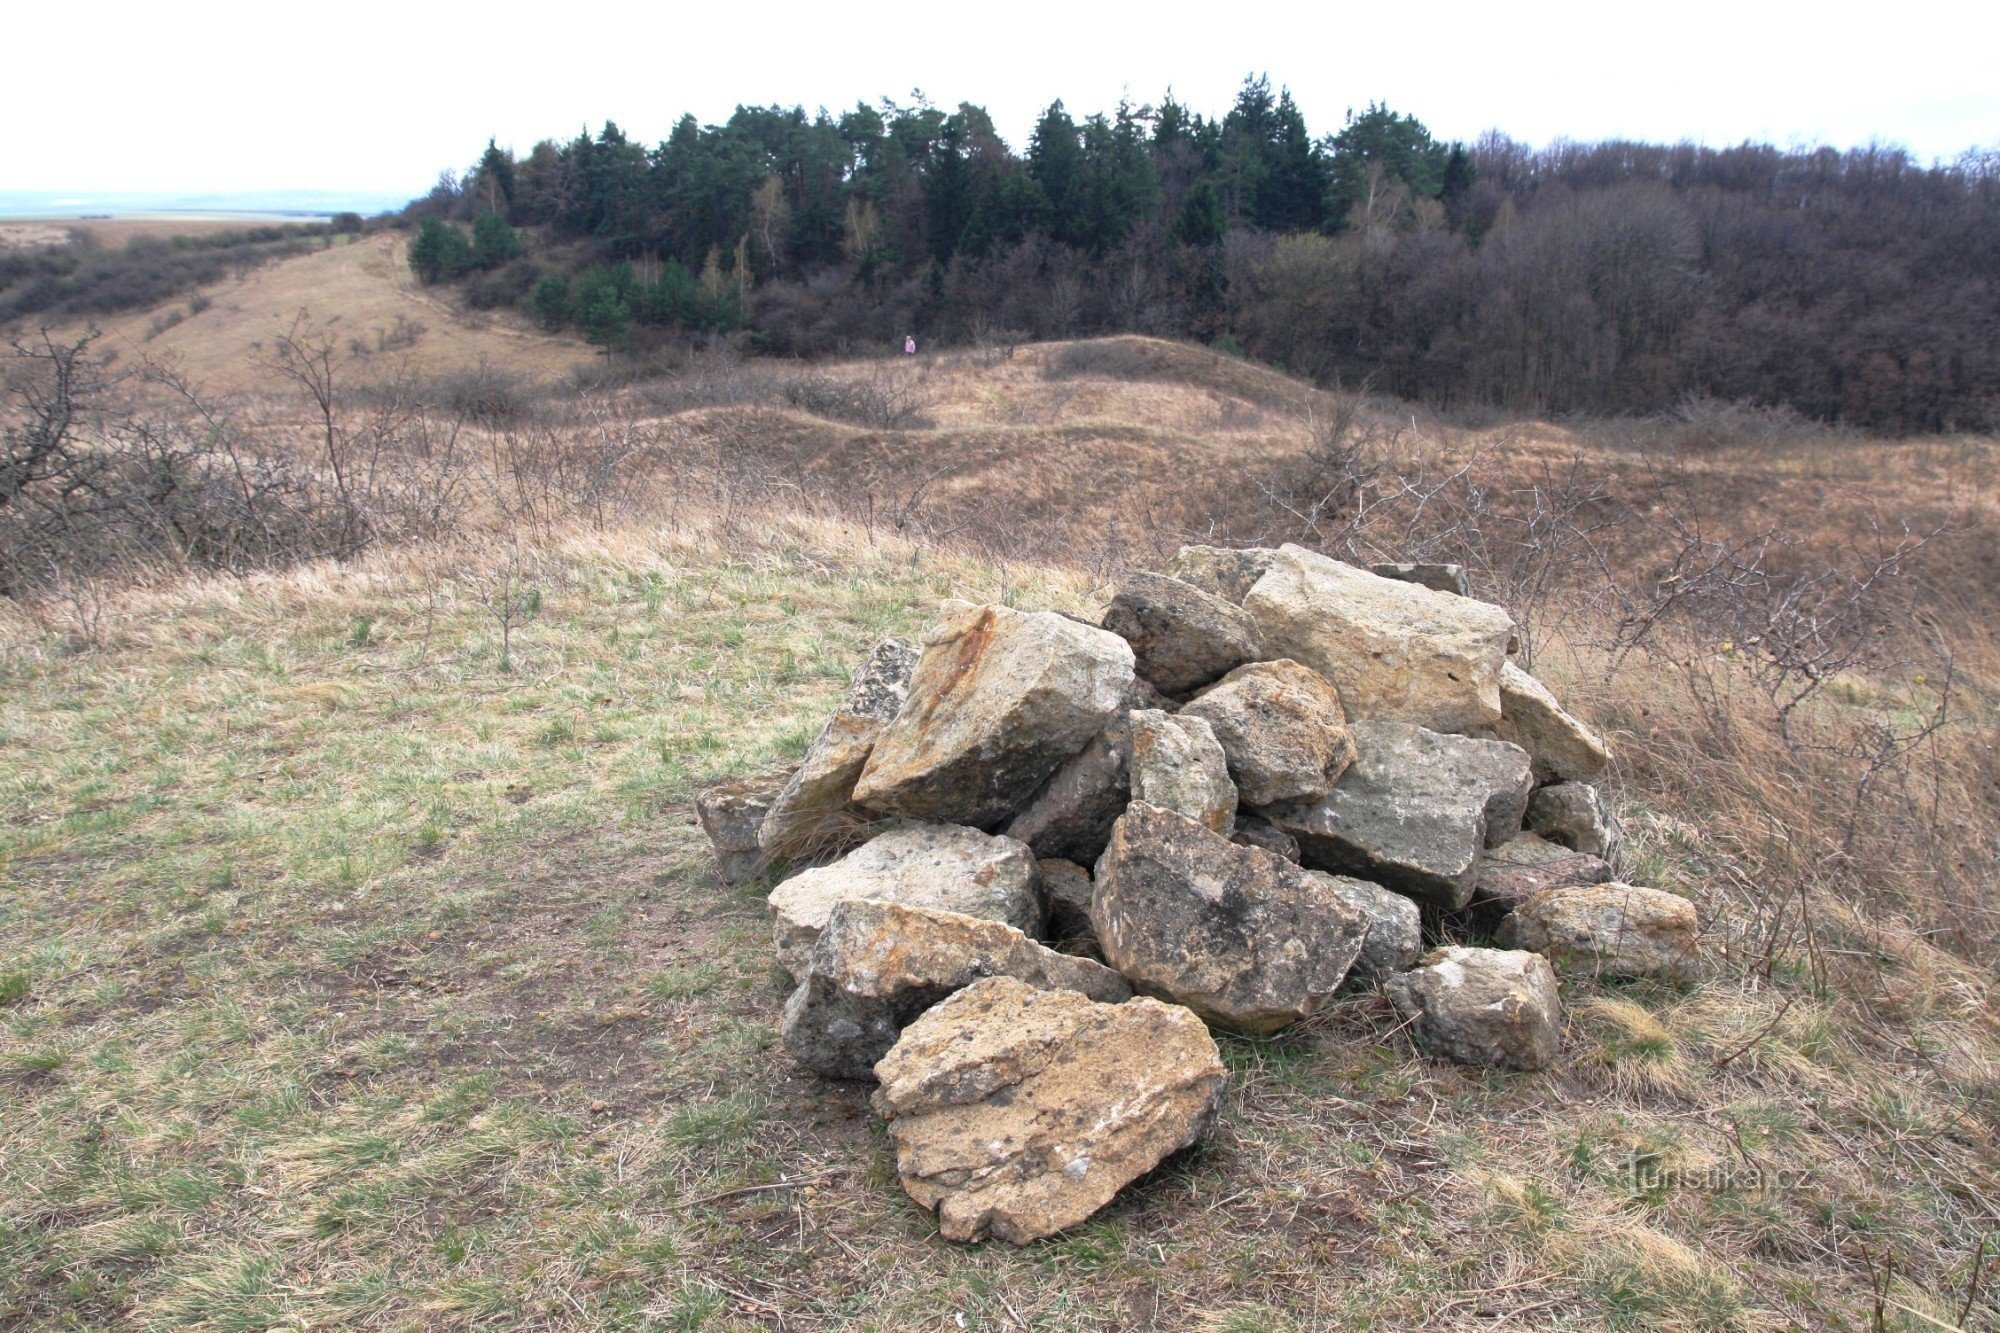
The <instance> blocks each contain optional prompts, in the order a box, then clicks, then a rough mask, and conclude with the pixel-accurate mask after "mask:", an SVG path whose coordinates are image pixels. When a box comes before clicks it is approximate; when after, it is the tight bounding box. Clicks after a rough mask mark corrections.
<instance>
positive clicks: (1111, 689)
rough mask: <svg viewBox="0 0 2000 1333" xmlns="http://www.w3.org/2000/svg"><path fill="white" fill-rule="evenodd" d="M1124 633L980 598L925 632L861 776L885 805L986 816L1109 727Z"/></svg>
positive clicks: (1123, 658) (965, 817)
mask: <svg viewBox="0 0 2000 1333" xmlns="http://www.w3.org/2000/svg"><path fill="white" fill-rule="evenodd" d="M1132 681H1133V674H1132V649H1131V647H1130V646H1129V645H1127V644H1126V642H1125V641H1124V640H1123V639H1121V638H1119V637H1118V636H1117V635H1116V634H1112V633H1110V632H1109V631H1108V630H1101V629H1093V628H1092V627H1090V626H1089V625H1085V624H1081V623H1079V622H1077V621H1075V620H1071V619H1067V618H1065V617H1063V616H1059V615H1055V614H1052V613H1050V612H1046V611H1039V612H1033V613H1027V612H1021V611H1015V610H1013V609H1011V608H1009V607H1004V606H980V607H972V608H969V609H965V610H961V611H958V612H956V613H954V614H952V615H949V616H946V617H945V618H943V619H942V620H941V621H940V622H938V623H937V624H936V625H935V626H933V627H932V629H931V631H930V632H929V634H927V635H926V636H925V641H924V652H923V657H922V659H921V660H920V661H919V662H918V663H917V669H916V672H915V674H914V675H913V676H912V677H911V679H910V687H909V697H908V698H907V699H906V700H905V701H904V704H903V707H902V710H901V711H900V712H898V713H897V714H896V718H895V720H894V721H892V722H890V723H889V724H888V726H886V727H884V728H883V729H882V732H881V734H880V735H879V736H877V737H876V740H875V746H874V750H873V752H872V753H870V755H869V756H868V761H867V763H866V765H864V766H863V768H862V770H861V776H860V778H859V780H857V781H856V783H855V785H854V800H855V802H856V804H858V805H860V806H862V807H864V808H865V809H867V810H870V811H872V812H874V813H877V814H883V815H900V816H903V817H906V818H910V819H923V820H928V821H931V822H934V823H948V824H963V825H966V826H968V827H971V828H987V827H990V826H992V825H993V824H996V823H998V822H999V821H1001V820H1003V819H1005V818H1006V817H1007V816H1009V815H1011V814H1013V813H1014V811H1015V810H1016V809H1018V808H1019V807H1020V805H1021V804H1022V802H1023V801H1025V800H1026V799H1027V798H1028V797H1029V795H1031V794H1032V793H1033V792H1034V791H1035V789H1036V788H1037V787H1040V786H1041V785H1042V783H1044V782H1046V781H1047V780H1048V778H1049V776H1050V775H1051V774H1053V773H1054V772H1055V771H1056V769H1057V768H1059V767H1060V766H1061V765H1062V763H1063V761H1064V760H1066V759H1069V758H1070V757H1071V756H1073V755H1075V754H1076V753H1077V752H1078V751H1079V750H1081V749H1083V747H1084V746H1085V745H1086V744H1088V743H1089V741H1090V738H1091V737H1093V736H1095V735H1096V734H1097V733H1098V732H1099V731H1101V730H1103V728H1104V724H1105V723H1107V722H1109V721H1110V720H1111V718H1112V717H1113V716H1114V715H1115V714H1116V713H1117V712H1118V711H1119V709H1120V708H1121V706H1122V705H1123V703H1124V701H1125V697H1126V694H1127V692H1128V691H1129V690H1130V689H1131V688H1132Z"/></svg>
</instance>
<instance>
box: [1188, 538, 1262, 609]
mask: <svg viewBox="0 0 2000 1333" xmlns="http://www.w3.org/2000/svg"><path fill="white" fill-rule="evenodd" d="M1277 554H1278V553H1277V552H1276V551H1274V550H1272V549H1271V548H1270V547H1268V546H1244V547H1230V546H1183V547H1181V549H1180V550H1179V551H1178V552H1176V553H1175V555H1174V558H1173V559H1172V560H1169V561H1168V562H1167V573H1168V574H1169V575H1171V576H1172V577H1174V578H1177V579H1179V580H1180V581H1181V582H1183V583H1191V584H1193V585H1194V586H1195V587H1197V588H1200V589H1201V590H1202V591H1203V592H1206V593H1212V594H1213V595H1215V596H1217V597H1220V598H1221V599H1222V600H1223V601H1225V602H1228V603H1230V604H1231V605H1234V606H1241V605H1243V597H1244V594H1246V593H1248V592H1249V591H1250V588H1251V585H1253V584H1255V583H1256V582H1257V580H1258V579H1260V578H1262V577H1263V576H1264V571H1265V570H1267V569H1269V568H1270V567H1271V561H1272V559H1273V558H1274V557H1275V556H1276V555H1277Z"/></svg>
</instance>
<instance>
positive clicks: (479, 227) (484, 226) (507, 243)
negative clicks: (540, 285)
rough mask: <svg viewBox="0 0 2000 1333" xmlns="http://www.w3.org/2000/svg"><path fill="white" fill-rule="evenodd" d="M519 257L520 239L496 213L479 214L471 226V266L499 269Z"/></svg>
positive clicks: (505, 220)
mask: <svg viewBox="0 0 2000 1333" xmlns="http://www.w3.org/2000/svg"><path fill="white" fill-rule="evenodd" d="M520 257H521V238H520V236H519V235H518V234H517V233H516V232H515V230H514V229H513V228H512V227H510V226H508V225H507V219H505V218H503V217H501V216H500V215H499V214H498V213H481V214H480V215H479V218H478V220H477V221H475V222H474V223H473V224H472V266H473V267H474V268H499V267H500V266H501V265H502V264H505V263H508V262H509V261H511V260H515V259H519V258H520Z"/></svg>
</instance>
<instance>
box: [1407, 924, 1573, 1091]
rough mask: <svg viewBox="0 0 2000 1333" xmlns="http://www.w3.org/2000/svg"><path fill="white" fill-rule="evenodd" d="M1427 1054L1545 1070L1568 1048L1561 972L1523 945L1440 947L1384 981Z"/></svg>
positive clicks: (1502, 1065)
mask: <svg viewBox="0 0 2000 1333" xmlns="http://www.w3.org/2000/svg"><path fill="white" fill-rule="evenodd" d="M1382 989H1383V991H1384V992H1385V993H1386V994H1387V995H1388V996H1389V999H1390V1000H1391V1001H1392V1002H1393V1003H1394V1004H1395V1006H1396V1009H1397V1011H1398V1012H1399V1013H1401V1014H1402V1015H1403V1017H1404V1018H1406V1019H1408V1020H1409V1022H1410V1028H1411V1031H1412V1032H1413V1033H1414V1035H1415V1037H1416V1040H1417V1044H1418V1045H1419V1046H1421V1047H1422V1048H1423V1049H1424V1050H1425V1052H1426V1053H1428V1054H1430V1055H1434V1056H1437V1057H1438V1058H1440V1059H1444V1060H1453V1061H1456V1062H1457V1063H1459V1064H1462V1065H1491V1066H1494V1067H1496V1068H1501V1069H1541V1068H1543V1067H1544V1066H1546V1065H1548V1064H1549V1063H1551V1062H1552V1061H1553V1060H1554V1059H1555V1058H1556V1056H1557V1055H1558V1054H1559V1053H1560V1051H1561V1047H1562V1004H1561V1001H1560V1000H1559V999H1558V998H1557V995H1556V974H1555V973H1554V972H1553V971H1551V970H1550V969H1549V964H1548V960H1547V959H1545V958H1543V957H1542V956H1541V955H1540V954H1538V953H1527V952H1525V951H1523V950H1519V949H1468V948H1465V947H1463V946H1460V945H1451V946H1448V947H1446V948H1442V949H1433V950H1431V951H1430V952H1429V953H1428V954H1426V955H1424V958H1423V961H1422V962H1421V963H1419V964H1418V965H1417V966H1416V967H1415V968H1413V969H1411V970H1410V971H1408V972H1403V973H1399V974H1398V975H1396V976H1393V977H1391V978H1389V980H1388V981H1387V982H1386V983H1384V985H1383V987H1382Z"/></svg>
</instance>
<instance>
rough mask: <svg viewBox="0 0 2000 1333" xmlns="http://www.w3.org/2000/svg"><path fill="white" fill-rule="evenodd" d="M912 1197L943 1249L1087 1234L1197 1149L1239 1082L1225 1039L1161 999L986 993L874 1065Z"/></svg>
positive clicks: (931, 1018)
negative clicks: (1109, 1207) (1226, 1062)
mask: <svg viewBox="0 0 2000 1333" xmlns="http://www.w3.org/2000/svg"><path fill="white" fill-rule="evenodd" d="M875 1074H876V1077H877V1078H879V1079H880V1080H881V1083H882V1086H881V1087H880V1088H878V1089H877V1090H876V1092H875V1097H874V1102H875V1109H876V1110H877V1111H878V1112H880V1113H881V1115H882V1116H883V1117H884V1118H885V1119H886V1120H888V1122H889V1139H890V1141H891V1142H892V1143H893V1144H894V1145H895V1148H896V1169H897V1171H898V1172H899V1173H900V1175H901V1176H902V1181H903V1188H904V1189H905V1190H906V1191H908V1192H909V1195H910V1197H911V1198H912V1199H915V1200H916V1201H917V1202H918V1203H919V1204H921V1205H922V1206H923V1207H925V1208H930V1209H935V1210H936V1212H937V1216H938V1227H939V1229H940V1230H941V1231H942V1232H943V1233H944V1236H945V1238H946V1239H947V1240H957V1241H977V1240H984V1239H986V1238H987V1237H989V1236H991V1237H996V1238H998V1239H1000V1240H1004V1241H1007V1242H1009V1243H1011V1244H1014V1245H1025V1244H1027V1243H1028V1242H1030V1241H1033V1240H1038V1239H1040V1238H1041V1237H1044V1236H1051V1235H1054V1234H1055V1233H1056V1232H1058V1231H1061V1230H1062V1229H1063V1228H1065V1227H1070V1226H1074V1225H1076V1224H1077V1223H1078V1222H1081V1221H1083V1220H1084V1219H1086V1218H1088V1217H1089V1216H1090V1215H1091V1214H1092V1213H1095V1212H1096V1211H1097V1210H1098V1209H1100V1208H1102V1207H1103V1206H1104V1205H1105V1204H1107V1203H1109V1202H1110V1201H1111V1199H1112V1197H1113V1196H1114V1195H1116V1194H1117V1193H1118V1191H1119V1190H1120V1189H1122V1188H1123V1187H1124V1186H1125V1185H1126V1184H1127V1183H1129V1182H1131V1181H1133V1180H1136V1179H1138V1178H1139V1177H1140V1176H1142V1175H1144V1174H1146V1172H1148V1171H1150V1170H1152V1169H1153V1168H1154V1167H1155V1166H1157V1165H1159V1163H1160V1162H1161V1161H1162V1160H1164V1159H1165V1158H1166V1157H1167V1156H1168V1155H1169V1154H1170V1153H1174V1152H1177V1151H1179V1150H1180V1149H1182V1148H1185V1147H1187V1146H1189V1145H1190V1144H1192V1143H1194V1142H1195V1141H1196V1140H1197V1139H1199V1138H1200V1137H1201V1136H1202V1135H1203V1134H1204V1133H1205V1132H1207V1130H1208V1127H1209V1126H1210V1125H1211V1124H1212V1123H1213V1122H1214V1120H1215V1115H1216V1112H1217V1110H1218V1109H1219V1108H1220V1107H1221V1104H1222V1096H1223V1092H1224V1091H1225V1089H1226V1087H1227V1083H1228V1076H1227V1074H1226V1073H1225V1072H1224V1070H1223V1066H1222V1060H1221V1057H1220V1055H1219V1054H1218V1052H1217V1051H1216V1048H1215V1041H1214V1039H1213V1038H1212V1037H1210V1036H1209V1035H1208V1029H1207V1028H1206V1027H1204V1026H1203V1025H1202V1022H1201V1020H1200V1019H1198V1018H1196V1017H1195V1016H1194V1015H1193V1014H1191V1013H1189V1012H1188V1011H1187V1010H1185V1009H1182V1008H1178V1007H1176V1006H1173V1005H1166V1004H1161V1003H1159V1002H1158V1001H1156V1000H1150V999H1137V1000H1131V1001H1128V1002H1127V1003H1125V1004H1118V1005H1111V1004H1098V1003H1095V1002H1093V1001H1091V1000H1090V999H1088V998H1086V997H1085V996H1082V995H1079V994H1077V993H1076V992H1074V991H1068V990H1037V989H1036V988H1035V987H1033V986H1030V985H1027V984H1025V983H1023V982H1020V981H1016V980H1014V979H1012V978H1010V977H993V978H989V979H987V980H984V981H978V982H974V983H973V984H972V985H970V986H967V987H966V988H965V989H964V990H961V991H959V992H957V993H956V994H954V995H952V996H951V997H950V998H949V999H947V1000H945V1001H944V1002H943V1003H941V1004H939V1005H937V1006H936V1007H935V1008H933V1009H931V1010H929V1011H928V1012H927V1013H925V1014H924V1015H923V1016H922V1017H921V1018H919V1019H917V1020H916V1022H914V1023H912V1024H910V1026H908V1027H907V1028H905V1029H904V1030H903V1035H902V1038H901V1039H900V1040H899V1041H898V1042H897V1043H896V1045H895V1046H894V1047H893V1048H892V1049H891V1050H890V1051H889V1053H888V1054H887V1055H885V1056H883V1057H882V1059H881V1061H880V1062H879V1063H878V1064H877V1065H876V1066H875Z"/></svg>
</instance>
